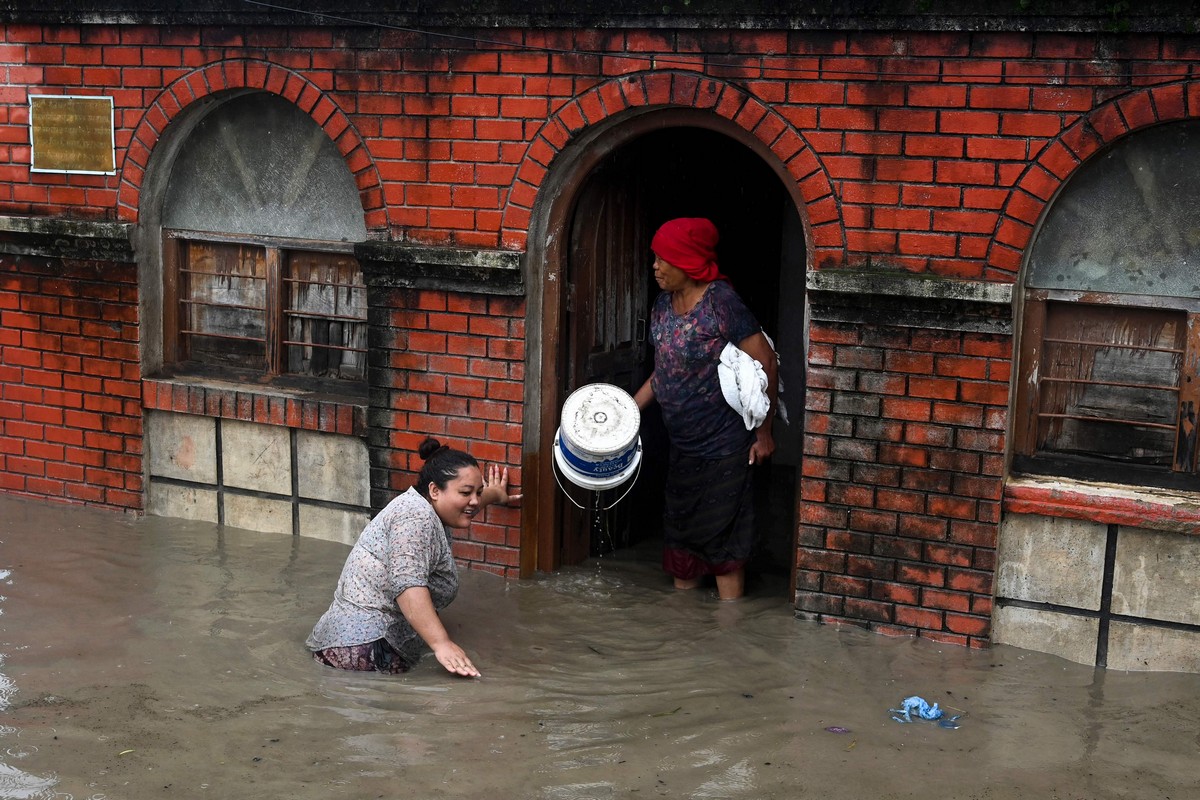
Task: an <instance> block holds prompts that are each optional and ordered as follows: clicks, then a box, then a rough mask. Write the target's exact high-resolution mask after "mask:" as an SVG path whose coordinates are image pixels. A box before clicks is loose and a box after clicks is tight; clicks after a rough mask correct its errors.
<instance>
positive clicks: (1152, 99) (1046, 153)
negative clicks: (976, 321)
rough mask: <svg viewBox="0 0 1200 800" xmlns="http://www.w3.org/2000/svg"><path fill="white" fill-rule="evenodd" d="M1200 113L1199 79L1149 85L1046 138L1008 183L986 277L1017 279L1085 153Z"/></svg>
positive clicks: (1081, 162) (1096, 151)
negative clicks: (1009, 189) (1043, 223)
mask: <svg viewBox="0 0 1200 800" xmlns="http://www.w3.org/2000/svg"><path fill="white" fill-rule="evenodd" d="M1196 117H1200V83H1197V82H1181V83H1171V84H1165V85H1162V86H1153V87H1148V88H1145V89H1141V90H1139V91H1136V92H1131V93H1130V94H1127V95H1122V96H1121V97H1118V98H1115V99H1113V100H1111V101H1109V102H1108V103H1105V104H1104V105H1102V106H1100V107H1098V108H1096V109H1093V110H1092V111H1091V112H1089V113H1088V114H1086V115H1084V116H1083V117H1081V118H1080V119H1078V120H1077V121H1076V122H1075V123H1074V124H1073V125H1071V126H1070V127H1069V128H1067V129H1066V130H1064V131H1063V132H1062V133H1061V134H1060V135H1059V136H1058V137H1057V138H1056V139H1054V140H1053V141H1051V142H1050V143H1049V144H1048V145H1046V147H1044V148H1042V152H1041V153H1039V154H1038V157H1037V159H1036V160H1035V161H1034V162H1033V163H1032V164H1030V165H1029V168H1028V169H1026V170H1025V172H1024V174H1023V175H1022V176H1021V178H1020V179H1019V180H1018V181H1017V183H1016V185H1015V186H1014V187H1013V191H1012V192H1011V193H1010V194H1009V197H1008V201H1007V202H1006V203H1005V205H1004V208H1003V210H1002V211H1001V215H1000V219H999V221H998V222H997V225H996V232H995V235H994V236H993V239H992V245H991V248H990V249H989V252H988V258H987V265H986V270H987V273H986V275H987V277H988V279H990V280H1003V281H1006V282H1011V281H1016V280H1017V276H1018V275H1019V273H1020V272H1021V270H1022V268H1023V265H1024V262H1025V256H1026V250H1027V249H1028V247H1029V244H1030V243H1031V242H1032V241H1033V235H1034V233H1035V232H1036V230H1037V226H1038V223H1039V222H1040V221H1041V219H1042V217H1043V216H1044V215H1045V213H1046V211H1047V209H1048V207H1049V205H1050V203H1051V201H1052V200H1053V199H1054V198H1055V196H1056V195H1057V194H1058V192H1059V191H1060V190H1061V189H1062V187H1063V186H1064V185H1065V184H1066V182H1067V181H1068V180H1069V179H1070V178H1071V176H1072V175H1074V174H1075V172H1076V170H1077V169H1078V168H1079V167H1080V166H1081V165H1082V164H1083V163H1084V162H1085V161H1087V160H1088V159H1089V158H1091V157H1092V156H1094V155H1096V154H1097V153H1098V152H1100V151H1101V150H1103V149H1104V148H1106V147H1108V146H1109V145H1111V144H1112V143H1114V142H1115V141H1117V140H1118V139H1120V138H1122V137H1124V136H1127V135H1128V134H1130V133H1133V132H1135V131H1137V130H1139V129H1142V128H1147V127H1150V126H1152V125H1158V124H1161V123H1164V122H1177V121H1180V120H1186V119H1193V118H1196Z"/></svg>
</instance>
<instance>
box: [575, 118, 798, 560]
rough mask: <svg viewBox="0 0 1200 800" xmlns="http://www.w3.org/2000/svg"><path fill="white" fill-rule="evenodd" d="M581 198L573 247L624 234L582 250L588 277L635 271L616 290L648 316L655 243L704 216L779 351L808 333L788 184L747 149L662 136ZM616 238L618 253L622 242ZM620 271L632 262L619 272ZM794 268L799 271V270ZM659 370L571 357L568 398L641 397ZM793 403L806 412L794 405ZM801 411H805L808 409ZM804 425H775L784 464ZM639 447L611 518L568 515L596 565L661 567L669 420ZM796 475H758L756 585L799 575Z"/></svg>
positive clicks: (789, 465)
mask: <svg viewBox="0 0 1200 800" xmlns="http://www.w3.org/2000/svg"><path fill="white" fill-rule="evenodd" d="M578 197H579V202H578V203H577V206H576V209H577V210H576V215H575V220H574V223H573V225H572V231H573V234H572V235H573V236H574V237H576V238H579V239H583V238H587V237H588V236H589V235H590V234H591V233H592V231H593V230H594V228H595V227H597V226H601V225H604V226H606V227H605V229H606V230H607V231H614V230H615V231H617V233H615V234H613V233H611V232H610V233H608V234H607V235H606V236H598V237H595V238H596V239H598V240H603V239H607V240H608V241H607V242H606V243H604V244H591V243H589V244H587V245H585V246H584V247H583V248H582V249H583V250H587V251H589V252H588V253H586V254H583V255H579V256H577V257H575V258H574V259H573V260H574V261H575V262H577V263H582V262H588V263H589V264H590V266H585V267H583V269H589V268H590V269H595V270H600V271H604V270H632V271H633V273H634V274H633V275H632V276H631V279H626V280H619V281H615V285H621V286H625V287H628V291H631V292H635V293H636V292H644V293H645V294H644V298H643V302H642V303H641V304H640V305H641V307H642V308H649V305H650V304H651V303H652V302H653V298H654V297H655V296H656V295H657V293H658V291H659V290H658V287H657V285H656V284H655V283H654V280H653V275H652V272H651V263H652V260H653V256H652V254H651V252H650V250H649V240H650V236H651V235H652V234H653V232H654V230H656V229H657V227H658V226H659V225H660V224H662V223H663V222H665V221H666V220H668V219H671V218H674V217H693V216H701V217H708V218H709V219H711V220H713V222H714V223H715V224H716V225H717V228H718V230H719V231H720V235H721V241H720V244H719V246H718V255H719V260H720V264H721V269H722V271H723V272H724V273H725V274H726V275H728V276H729V278H730V280H731V282H732V284H733V286H734V288H735V289H736V290H737V291H738V293H739V294H740V295H741V297H742V298H743V300H745V302H746V304H747V305H748V306H749V308H750V310H751V311H752V312H754V314H755V315H756V317H757V318H758V320H759V322H760V323H762V325H763V328H764V330H765V331H766V332H767V334H768V335H770V336H771V337H772V338H774V339H776V340H777V341H778V339H779V335H780V332H781V327H783V328H788V327H791V328H792V329H794V330H799V329H800V328H802V326H803V319H804V311H803V294H802V288H801V290H800V294H799V296H798V297H795V298H790V299H789V298H784V300H783V301H782V302H781V297H782V296H783V295H782V294H781V273H782V272H783V263H784V259H785V254H786V255H790V256H795V255H796V252H797V251H802V249H803V248H802V246H797V245H796V243H795V242H792V243H791V246H789V244H788V237H789V236H791V237H793V238H795V237H798V236H800V228H799V224H798V216H797V212H796V210H795V208H794V205H793V204H792V201H791V199H790V197H789V196H788V193H787V192H786V190H785V188H784V186H783V184H782V183H781V181H780V178H779V177H778V176H777V175H776V174H775V173H774V172H773V171H772V170H771V168H770V167H769V166H768V165H767V164H766V163H765V162H764V161H763V160H762V158H761V157H760V156H758V155H757V154H756V153H754V152H753V151H752V150H751V149H750V148H748V147H746V146H745V145H743V144H741V143H740V142H738V141H736V140H734V139H732V138H730V137H728V136H726V135H724V134H722V133H719V132H717V131H713V130H709V129H706V128H700V127H666V128H663V129H660V130H656V131H654V132H652V133H649V134H646V135H644V136H641V137H639V138H637V139H634V140H632V141H629V142H627V143H625V144H623V145H622V146H620V147H619V148H617V149H615V150H614V151H613V152H612V153H611V154H609V155H608V156H607V157H606V158H605V159H604V160H603V161H602V162H601V163H600V164H599V165H598V166H597V167H596V169H594V170H593V171H592V173H591V174H590V175H589V177H588V179H587V181H586V182H585V184H584V185H583V186H582V187H581V190H580V192H579V194H578ZM598 198H603V199H602V200H601V199H598ZM613 214H618V215H620V214H624V216H626V217H636V219H635V220H632V221H630V220H628V219H626V220H623V221H622V222H621V223H620V224H619V225H613V224H612V223H611V221H607V222H606V221H604V216H605V215H613ZM792 220H795V222H794V223H793V222H792ZM617 239H619V240H620V243H619V245H618V244H616V243H615V240H617ZM571 249H572V252H575V253H579V252H580V250H581V248H578V247H575V246H573V247H572V248H571ZM618 250H620V251H622V252H624V251H627V250H633V251H634V255H633V256H632V257H626V256H620V257H618V256H615V255H614V254H615V253H616V252H617V251H618ZM597 251H603V252H597ZM622 262H627V263H626V264H625V265H624V266H621V264H622ZM802 263H803V262H802V261H801V265H802ZM575 267H576V264H573V265H571V266H569V267H568V273H569V278H568V280H569V282H570V284H571V286H572V291H576V290H577V289H578V286H579V285H580V284H579V283H578V282H577V281H576V280H575V278H576V269H575ZM793 268H799V269H801V270H802V266H794V267H793ZM583 284H584V285H586V286H587V287H589V290H590V291H597V287H599V286H603V285H610V286H611V285H614V281H612V280H611V279H610V280H608V281H607V284H606V282H605V281H599V280H596V279H586V280H584V281H583ZM789 291H790V290H789ZM793 301H794V302H793ZM583 305H584V304H583V303H582V302H580V303H576V304H573V305H570V306H569V308H568V310H567V313H566V315H565V322H566V325H565V327H566V328H571V326H572V325H573V324H578V321H577V320H573V316H575V315H573V313H572V311H573V309H578V308H580V307H582V306H583ZM635 305H638V304H636V303H635ZM585 324H588V325H590V324H591V323H590V322H586V323H585ZM634 335H636V334H634ZM793 338H794V337H793ZM576 339H577V337H576V336H575V335H574V334H571V333H568V334H567V335H566V336H564V339H563V341H564V343H565V344H566V346H567V348H568V350H571V349H572V348H573V347H574V344H573V343H574V342H575V341H576ZM581 349H586V347H584V348H581ZM652 359H653V355H652V352H651V351H650V349H649V348H648V347H647V348H645V353H644V356H643V358H642V360H641V361H640V362H639V363H638V364H637V365H636V367H635V369H634V370H633V372H632V374H628V375H625V374H622V376H621V377H620V378H619V379H611V378H606V377H605V376H604V375H602V374H599V373H597V372H596V371H595V370H592V371H591V372H590V373H589V369H588V366H587V362H588V359H586V358H584V357H583V356H582V355H581V354H579V353H570V352H569V353H567V354H566V360H567V363H568V365H569V367H568V369H567V370H566V371H565V374H564V376H563V378H564V385H563V386H562V398H564V399H565V397H566V396H567V395H568V394H569V393H570V391H572V390H574V389H575V388H577V387H578V386H580V385H584V384H586V383H589V382H592V381H595V380H610V381H611V382H619V383H625V384H627V385H625V386H624V387H623V388H626V389H627V390H628V391H630V392H631V393H632V392H634V391H635V390H636V388H637V387H638V386H640V385H641V383H642V381H644V380H645V378H646V377H647V376H648V375H649V374H650V372H651V370H652V369H653V361H652ZM802 384H803V375H798V376H792V378H791V381H790V383H789V395H790V396H791V397H793V398H802V397H803V393H802ZM797 387H801V391H795V389H796V388H797ZM560 403H561V399H560ZM792 404H793V405H797V406H802V403H797V402H796V400H795V399H793V400H792ZM797 410H798V411H802V408H798V409H797ZM801 424H802V423H801V421H800V420H799V419H794V420H793V421H792V424H791V425H790V426H786V427H784V426H782V425H781V424H780V423H778V422H777V423H776V428H775V433H776V439H777V442H778V441H779V440H781V439H788V438H794V439H795V442H793V445H794V446H792V447H790V448H789V447H782V448H781V450H780V455H781V456H782V455H783V454H785V453H794V454H798V453H799V450H800V447H799V436H800V428H801ZM641 437H642V446H643V454H644V457H643V464H642V469H641V473H640V475H639V476H638V478H637V481H636V483H635V484H634V485H633V487H632V490H631V491H630V492H629V494H628V495H627V496H626V497H625V498H624V499H622V500H621V501H620V502H619V503H617V504H616V505H615V506H614V507H613V509H612V510H610V511H608V512H604V513H603V514H597V513H596V512H595V511H593V510H592V508H591V506H590V505H589V504H588V502H587V501H586V500H585V502H584V503H583V504H584V505H585V506H587V508H586V509H582V510H581V509H578V508H574V507H572V506H571V505H570V504H565V505H564V511H565V517H566V518H564V527H567V528H569V527H571V526H586V527H587V528H588V529H589V530H590V532H589V534H588V538H589V545H588V555H590V556H599V555H606V554H608V553H612V552H614V551H623V552H636V553H639V554H646V557H648V558H655V557H657V543H658V542H660V541H661V515H662V487H663V483H664V480H665V472H666V455H667V452H668V443H667V437H666V433H665V430H664V428H663V426H662V421H661V417H660V416H659V415H658V413H657V412H656V409H654V408H651V409H650V410H649V411H648V412H647V414H646V415H645V418H644V419H643V422H642V430H641ZM779 443H780V444H785V442H779ZM798 467H799V463H798V456H793V457H787V456H784V457H780V458H776V459H774V460H773V461H772V462H771V463H769V464H768V465H766V466H764V467H763V468H762V469H761V471H760V472H759V474H758V475H757V481H756V494H757V498H756V519H757V526H758V529H759V531H760V545H759V549H758V554H757V555H756V557H755V559H754V561H753V563H752V564H751V565H750V570H749V572H750V573H751V574H753V573H761V574H769V575H773V576H777V577H778V576H783V577H786V576H787V575H789V574H790V571H791V566H792V560H793V558H794V541H793V540H794V536H793V531H794V525H795V506H796V481H797V477H798ZM627 488H629V487H627V486H621V487H618V488H617V489H614V490H610V491H607V492H604V493H602V494H603V496H602V497H601V498H600V503H601V504H602V505H608V504H610V503H613V502H615V501H616V499H617V498H618V497H620V495H621V493H623V492H624V491H625V490H626V489H627ZM576 494H577V495H578V493H576ZM580 499H583V498H582V497H581V498H580ZM563 563H564V564H567V563H572V559H571V558H569V557H568V558H564V559H563Z"/></svg>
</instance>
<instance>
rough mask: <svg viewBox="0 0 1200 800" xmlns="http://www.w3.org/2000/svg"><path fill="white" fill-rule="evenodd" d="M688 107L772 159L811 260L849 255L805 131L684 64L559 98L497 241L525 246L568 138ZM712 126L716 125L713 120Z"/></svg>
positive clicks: (836, 261) (837, 209)
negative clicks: (791, 198) (793, 201)
mask: <svg viewBox="0 0 1200 800" xmlns="http://www.w3.org/2000/svg"><path fill="white" fill-rule="evenodd" d="M672 108H674V109H693V110H696V111H701V112H706V113H708V114H710V115H712V116H713V117H715V118H718V119H723V120H725V121H726V122H727V123H728V125H726V126H725V127H724V128H721V129H722V130H724V131H725V132H727V133H731V134H740V135H736V136H735V138H738V139H740V140H741V141H742V143H743V144H747V145H751V146H755V149H757V150H759V151H760V152H762V153H763V154H766V153H769V154H771V155H772V156H773V157H774V160H777V165H773V166H777V171H779V172H780V178H781V179H786V181H787V182H790V183H791V184H793V185H794V186H795V192H794V194H795V196H796V198H797V201H798V203H797V204H798V206H799V208H800V209H801V211H802V215H803V216H804V217H805V222H806V235H807V237H808V240H809V242H810V251H809V261H810V263H809V266H810V267H811V266H814V265H820V266H838V265H840V264H842V263H844V261H845V258H846V237H845V228H844V225H843V222H842V216H841V206H840V204H839V202H838V199H837V196H836V195H835V194H834V191H833V183H832V181H831V180H830V179H829V175H828V173H827V172H826V171H825V168H824V166H823V165H822V164H821V162H820V160H819V159H818V158H817V157H816V155H815V154H814V153H813V151H812V148H811V147H809V145H808V143H807V141H805V139H804V137H803V135H802V134H801V133H800V132H799V131H797V130H796V128H795V127H794V126H793V125H792V124H791V123H790V122H789V121H788V120H787V119H786V118H785V117H783V116H782V115H781V114H779V112H777V111H776V110H774V109H773V108H772V107H771V106H769V105H768V104H766V103H764V102H763V101H761V100H759V99H758V98H756V97H755V96H754V95H752V94H750V93H749V92H747V91H746V90H744V89H742V88H741V87H739V86H737V85H736V84H733V83H729V82H727V81H722V80H719V79H716V78H711V77H707V76H704V75H700V74H697V73H694V72H687V71H655V72H640V73H632V74H629V75H623V76H621V77H619V78H614V79H612V80H608V81H605V82H603V83H600V84H597V85H596V86H594V87H592V88H591V89H589V90H588V91H586V92H584V93H583V94H581V95H579V96H578V97H575V98H573V99H572V100H570V101H568V102H566V103H564V104H563V105H562V106H561V107H559V109H558V110H557V111H556V112H555V113H554V114H553V115H552V116H551V117H550V118H549V119H548V120H547V121H546V123H545V124H544V125H542V127H541V129H539V130H538V132H537V133H536V134H535V135H534V137H533V139H532V141H531V142H530V144H529V147H528V149H527V150H526V152H525V156H524V157H523V159H522V162H521V167H520V169H519V170H518V172H517V176H516V179H515V180H514V182H513V185H512V188H511V189H510V190H509V194H508V198H507V202H506V203H505V207H504V210H503V217H502V219H503V223H502V230H501V236H502V242H503V244H504V246H506V247H510V248H514V249H522V248H524V247H526V246H527V245H528V240H527V236H528V232H529V230H530V226H531V224H533V221H534V213H535V207H536V204H537V203H538V198H539V194H540V193H541V191H542V189H543V188H544V184H545V181H546V178H547V176H548V175H549V174H550V168H551V165H552V164H554V163H555V161H556V159H557V158H558V157H559V155H560V154H561V153H562V152H563V150H564V149H565V148H567V147H568V145H571V144H573V143H578V142H579V141H580V139H581V137H585V138H586V137H594V136H595V135H596V133H597V131H601V132H602V131H603V130H606V129H609V128H611V127H612V126H613V125H615V124H618V122H620V121H622V120H628V119H630V118H632V117H634V116H637V115H639V114H645V113H649V112H652V111H655V110H664V109H672ZM714 127H716V126H714Z"/></svg>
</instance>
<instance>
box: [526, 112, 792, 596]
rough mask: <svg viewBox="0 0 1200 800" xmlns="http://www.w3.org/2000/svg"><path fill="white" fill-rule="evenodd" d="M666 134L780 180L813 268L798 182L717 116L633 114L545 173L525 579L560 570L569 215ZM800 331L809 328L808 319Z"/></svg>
mask: <svg viewBox="0 0 1200 800" xmlns="http://www.w3.org/2000/svg"><path fill="white" fill-rule="evenodd" d="M665 128H704V129H707V130H711V131H714V132H717V133H720V134H723V135H725V136H728V137H729V138H730V139H732V140H734V141H735V142H737V143H739V144H741V145H743V146H745V147H747V148H749V149H750V150H751V151H753V152H754V153H755V154H756V155H758V156H759V157H760V158H761V159H762V160H763V163H765V164H766V165H767V166H768V167H770V169H771V170H772V171H773V172H774V173H775V174H776V176H777V177H778V178H779V181H780V183H781V184H782V185H783V187H784V191H785V192H786V193H787V194H788V196H789V197H790V198H791V200H792V203H793V204H794V206H795V208H796V213H797V214H798V215H799V217H800V220H801V224H802V226H803V230H804V260H805V263H804V270H805V273H806V274H807V272H808V271H810V270H811V268H812V259H813V248H812V241H813V237H812V231H811V225H810V222H809V218H808V216H807V214H806V213H805V205H804V198H803V196H802V195H801V193H800V189H799V186H798V185H797V184H796V181H795V179H794V178H793V177H792V175H791V174H789V173H788V171H787V169H786V167H785V166H784V164H783V163H782V162H781V161H780V160H779V157H778V156H777V155H776V154H775V153H774V152H772V151H771V149H770V148H769V147H768V146H767V145H766V144H764V143H763V142H762V140H760V139H758V138H757V137H755V136H754V135H753V134H752V133H750V132H749V131H747V130H745V129H744V128H742V127H740V126H738V125H737V124H736V123H734V122H732V121H730V120H729V119H726V118H725V117H722V116H720V115H719V114H716V113H715V112H712V111H706V110H702V109H697V108H692V107H687V106H660V107H657V108H644V109H635V110H631V111H627V112H625V113H622V114H618V115H615V116H613V117H610V118H608V119H606V120H604V121H602V122H600V123H598V124H596V125H594V126H591V127H589V128H586V129H584V130H583V131H581V132H580V133H579V135H578V136H576V137H575V138H574V139H573V140H572V141H571V142H569V143H568V144H567V145H565V146H564V147H563V148H562V150H561V151H560V152H559V153H558V154H557V156H556V158H555V159H554V162H553V163H552V164H551V165H550V166H549V168H548V170H549V171H548V174H547V176H546V179H545V181H544V182H543V183H542V185H541V187H540V189H539V191H538V195H537V198H536V200H535V202H534V208H533V212H532V214H531V218H530V224H529V233H528V238H527V246H526V251H525V265H524V266H525V269H524V273H525V300H526V306H525V389H524V397H523V399H524V408H525V410H526V414H525V416H524V419H523V422H524V425H523V443H522V450H523V454H522V464H521V474H522V482H523V485H522V493H523V494H524V496H525V498H526V501H527V502H526V503H525V504H524V505H523V509H522V514H521V536H520V576H521V577H522V578H527V577H532V576H533V575H534V573H536V572H553V571H554V570H557V569H558V568H559V567H560V558H559V550H560V548H559V546H558V545H559V535H560V532H559V530H558V527H559V526H558V520H559V504H560V503H562V502H563V500H562V498H561V497H560V496H559V494H560V492H559V487H558V482H557V479H556V478H555V475H554V458H553V447H554V433H555V430H556V429H557V426H558V414H559V412H560V409H559V408H558V407H557V394H558V383H559V380H560V369H561V366H562V363H563V355H564V353H563V347H564V345H563V339H562V338H561V336H560V335H559V334H560V332H561V326H562V322H563V319H564V317H565V313H564V312H565V291H564V281H565V275H566V267H567V260H568V255H569V251H570V243H569V242H568V241H567V237H568V235H569V233H570V222H571V215H572V213H573V212H574V210H575V205H576V203H577V201H578V197H579V194H580V192H581V190H582V189H583V186H584V184H585V183H586V179H587V177H588V176H589V175H590V174H591V172H592V170H594V169H595V168H596V167H597V166H598V165H599V164H600V163H601V162H603V161H604V160H605V159H606V158H608V156H609V155H610V154H612V153H613V152H614V151H615V150H617V149H618V148H620V147H622V146H623V145H625V144H628V143H629V142H631V141H633V140H634V139H637V138H638V137H640V136H642V135H644V134H647V133H651V132H653V131H658V130H662V129H665ZM804 324H805V325H807V314H806V315H805V322H804ZM805 338H806V339H807V334H806V335H805ZM547 398H550V400H549V401H547ZM530 412H532V413H530ZM798 496H799V493H797V497H798ZM530 500H531V501H532V502H529V501H530ZM793 571H794V566H793Z"/></svg>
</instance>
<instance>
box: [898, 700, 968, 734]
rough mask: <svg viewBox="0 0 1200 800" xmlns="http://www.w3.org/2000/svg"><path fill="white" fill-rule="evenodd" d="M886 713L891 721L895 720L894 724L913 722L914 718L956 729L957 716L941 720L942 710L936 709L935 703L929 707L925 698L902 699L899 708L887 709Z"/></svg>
mask: <svg viewBox="0 0 1200 800" xmlns="http://www.w3.org/2000/svg"><path fill="white" fill-rule="evenodd" d="M888 711H889V712H891V714H892V719H894V720H896V722H914V721H915V720H914V719H913V717H914V716H915V717H916V718H917V720H922V719H927V720H941V721H939V722H938V725H939V726H941V727H943V728H957V727H958V722H957V720H958V716H959V715H956V716H953V717H948V718H946V719H944V720H943V719H942V710H941V709H940V708H938V704H937V703H934V704H933V705H930V704H929V701H927V700H926V699H925V698H923V697H917V696H916V695H913V696H912V697H906V698H904V701H903V702H902V703H901V704H900V707H899V708H889V709H888ZM947 723H949V724H947Z"/></svg>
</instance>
